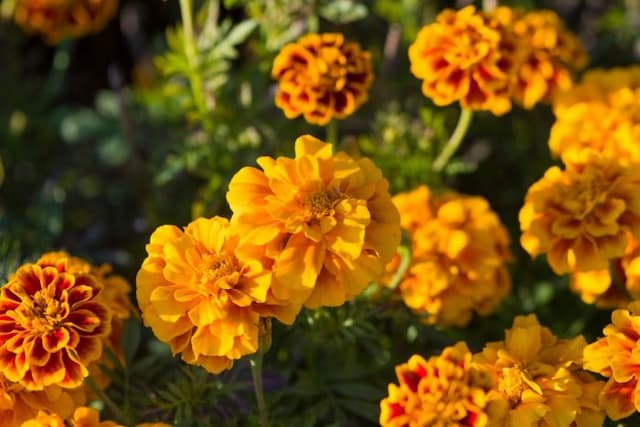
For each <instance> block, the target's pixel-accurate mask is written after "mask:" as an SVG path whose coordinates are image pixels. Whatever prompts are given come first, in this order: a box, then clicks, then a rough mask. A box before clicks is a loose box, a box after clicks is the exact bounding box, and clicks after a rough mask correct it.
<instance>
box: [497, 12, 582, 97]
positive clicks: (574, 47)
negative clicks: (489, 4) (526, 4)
mask: <svg viewBox="0 0 640 427" xmlns="http://www.w3.org/2000/svg"><path fill="white" fill-rule="evenodd" d="M495 13H498V14H509V13H511V14H512V16H511V20H512V22H511V23H510V26H511V30H512V31H513V33H514V34H515V36H516V37H517V40H518V44H519V45H520V46H519V48H520V49H521V51H522V52H523V53H522V58H521V59H520V63H519V64H518V67H517V72H516V73H515V74H514V78H513V87H512V96H513V98H514V99H515V100H516V101H517V102H518V103H520V104H521V105H522V106H523V107H524V108H532V107H533V106H534V105H535V104H536V103H538V102H540V101H550V99H551V96H552V95H553V94H554V93H555V92H556V91H558V90H568V89H570V88H571V86H572V84H573V79H572V74H573V72H574V70H577V69H580V68H583V67H584V66H585V65H586V64H587V54H586V52H585V50H584V48H583V47H582V45H581V44H580V41H579V40H578V39H577V38H576V36H575V35H574V34H572V33H571V32H570V31H568V30H567V29H566V28H565V26H564V24H563V22H562V20H561V19H560V17H559V16H558V15H557V14H556V13H555V12H553V11H551V10H536V11H533V12H529V13H520V12H517V11H516V12H513V11H511V10H510V9H508V8H505V7H502V8H498V9H496V12H495Z"/></svg>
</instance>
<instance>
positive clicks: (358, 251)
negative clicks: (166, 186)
mask: <svg viewBox="0 0 640 427" xmlns="http://www.w3.org/2000/svg"><path fill="white" fill-rule="evenodd" d="M295 155H296V156H295V158H294V159H291V158H287V157H279V158H277V159H272V158H271V157H260V158H259V159H258V164H259V165H260V166H261V167H262V169H263V170H264V172H263V171H260V170H258V169H256V168H253V167H245V168H243V169H241V170H240V171H239V172H238V173H237V174H236V175H235V176H234V177H233V178H232V179H231V182H230V183H229V192H228V193H227V200H228V202H229V205H230V207H231V210H232V211H233V213H234V215H233V217H232V220H231V221H232V223H235V224H236V225H237V226H238V231H239V233H240V235H241V236H242V239H243V240H245V241H248V242H253V243H255V244H257V245H263V246H266V251H267V255H268V256H269V257H271V258H272V259H273V260H274V265H273V271H274V277H273V283H272V285H271V286H272V290H273V293H274V295H275V296H276V297H277V298H280V299H282V300H284V301H291V302H294V303H300V304H305V305H306V306H307V307H309V308H316V307H320V306H339V305H341V304H343V303H344V302H345V301H347V300H349V299H351V298H353V297H355V296H356V295H358V294H359V293H360V292H361V291H362V290H363V289H364V288H365V287H366V286H367V285H368V284H369V283H370V282H371V281H373V280H376V279H378V278H379V277H380V275H381V274H382V272H383V270H384V266H385V264H386V263H387V262H388V261H389V260H390V259H391V258H392V257H393V255H394V252H395V250H396V248H397V246H398V244H399V243H400V218H399V216H398V211H397V210H396V208H395V207H394V206H393V203H392V202H391V197H390V196H389V190H388V187H389V184H388V183H387V181H386V179H384V177H383V176H382V173H381V172H380V170H379V169H378V168H377V167H376V166H375V165H374V164H373V163H372V162H371V161H370V160H369V159H366V158H363V159H359V160H354V159H352V158H351V157H349V156H348V155H347V154H345V153H343V152H340V153H337V154H335V155H334V154H333V148H332V146H331V144H327V143H324V142H322V141H320V140H318V139H316V138H314V137H312V136H309V135H306V136H302V137H300V138H298V139H297V140H296V143H295Z"/></svg>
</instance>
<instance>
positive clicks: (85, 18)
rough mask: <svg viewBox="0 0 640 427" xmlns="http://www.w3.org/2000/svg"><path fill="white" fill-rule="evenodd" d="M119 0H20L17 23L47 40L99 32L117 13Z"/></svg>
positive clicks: (57, 41)
mask: <svg viewBox="0 0 640 427" xmlns="http://www.w3.org/2000/svg"><path fill="white" fill-rule="evenodd" d="M117 9H118V0H64V1H62V0H17V1H16V6H15V15H14V18H15V21H16V23H17V24H18V25H19V26H20V27H21V28H22V29H23V30H24V31H25V32H26V33H29V34H37V35H40V36H42V37H43V38H44V39H45V41H47V43H52V44H55V43H59V42H61V41H62V40H64V39H69V38H77V37H82V36H85V35H87V34H92V33H97V32H99V31H100V30H102V29H103V28H104V26H105V25H106V24H107V22H108V21H109V20H110V19H111V18H112V17H113V16H114V15H115V13H116V10H117Z"/></svg>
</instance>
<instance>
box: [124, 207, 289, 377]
mask: <svg viewBox="0 0 640 427" xmlns="http://www.w3.org/2000/svg"><path fill="white" fill-rule="evenodd" d="M239 240H240V235H239V234H238V233H237V232H236V231H235V230H234V229H233V228H232V227H231V226H230V225H229V222H228V221H227V220H226V219H225V218H221V217H213V218H208V219H207V218H199V219H196V220H195V221H193V222H191V223H190V224H189V225H188V226H187V227H185V229H184V230H181V229H179V228H178V227H175V226H170V225H164V226H161V227H158V228H157V229H156V230H155V231H154V232H153V234H152V235H151V238H150V242H149V244H148V245H147V254H148V256H147V258H146V259H145V260H144V262H143V264H142V267H141V268H140V270H139V271H138V275H137V277H136V282H137V296H138V304H139V305H140V309H141V311H142V318H143V320H144V322H145V324H146V325H147V326H150V327H151V328H152V329H153V332H154V333H155V335H156V336H157V337H158V339H160V340H161V341H164V342H166V343H168V344H169V346H170V347H171V350H172V352H173V353H182V359H183V360H184V361H185V362H187V363H190V364H196V365H201V366H203V367H204V368H206V369H207V370H208V371H210V372H214V373H219V372H221V371H223V370H225V369H228V368H230V367H231V366H232V364H233V361H234V360H235V359H239V358H240V357H242V356H245V355H247V354H252V353H255V352H256V351H257V350H258V339H259V336H260V319H261V316H274V317H276V318H278V319H279V320H281V321H283V322H285V323H292V322H293V320H294V318H295V316H296V314H297V313H298V311H299V309H300V306H299V305H298V306H296V305H292V304H287V305H284V304H283V303H280V302H279V300H277V299H276V298H275V297H273V295H272V293H271V289H270V286H271V264H272V261H271V260H270V259H269V258H268V257H267V256H266V255H265V253H264V252H265V251H264V249H263V248H259V247H256V246H253V245H251V244H242V245H240V244H239Z"/></svg>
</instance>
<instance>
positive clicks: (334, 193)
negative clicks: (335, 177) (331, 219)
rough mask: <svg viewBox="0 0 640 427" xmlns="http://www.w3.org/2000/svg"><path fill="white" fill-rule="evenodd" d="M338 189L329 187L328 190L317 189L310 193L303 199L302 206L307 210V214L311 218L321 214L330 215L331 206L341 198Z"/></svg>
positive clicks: (318, 216) (331, 211)
mask: <svg viewBox="0 0 640 427" xmlns="http://www.w3.org/2000/svg"><path fill="white" fill-rule="evenodd" d="M342 199H343V197H342V196H341V195H340V192H339V191H338V189H335V188H334V189H331V190H328V191H319V192H317V193H313V194H311V195H310V196H309V197H307V198H306V199H305V200H304V203H303V205H304V208H305V210H306V211H307V214H308V216H310V217H311V218H312V219H317V218H320V217H322V216H327V215H331V214H332V213H333V208H334V206H335V205H336V204H337V202H339V201H340V200H342Z"/></svg>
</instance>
